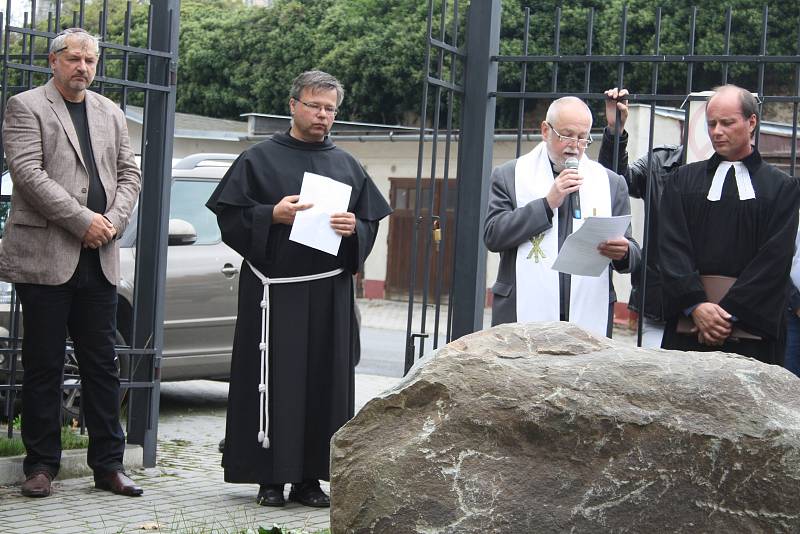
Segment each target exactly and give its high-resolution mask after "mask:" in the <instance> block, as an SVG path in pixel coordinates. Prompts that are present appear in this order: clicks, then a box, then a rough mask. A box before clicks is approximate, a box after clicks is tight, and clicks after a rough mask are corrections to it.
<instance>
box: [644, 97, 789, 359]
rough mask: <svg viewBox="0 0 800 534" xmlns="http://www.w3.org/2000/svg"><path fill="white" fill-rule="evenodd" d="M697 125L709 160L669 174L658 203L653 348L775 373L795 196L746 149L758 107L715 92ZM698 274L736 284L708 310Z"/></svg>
mask: <svg viewBox="0 0 800 534" xmlns="http://www.w3.org/2000/svg"><path fill="white" fill-rule="evenodd" d="M706 120H707V126H708V134H709V137H710V138H711V143H712V145H713V147H714V152H715V153H714V155H713V156H712V157H711V158H709V159H708V160H705V161H700V162H696V163H692V164H689V165H685V166H683V167H681V168H680V169H678V171H677V173H676V175H675V176H674V177H673V178H671V179H670V180H667V182H666V186H665V189H664V193H663V196H662V201H661V209H660V218H659V247H660V258H661V269H662V277H663V281H664V297H665V301H666V302H665V315H666V317H667V326H666V330H665V332H664V341H663V343H662V347H663V348H665V349H678V350H697V351H713V350H721V351H724V352H735V353H738V354H743V355H745V356H750V357H752V358H756V359H758V360H760V361H762V362H765V363H771V364H778V365H780V364H781V362H782V361H783V346H782V344H783V343H782V341H781V340H782V337H783V310H784V307H785V305H786V296H787V276H788V274H789V269H790V267H791V263H792V255H793V253H794V242H795V235H796V233H797V224H798V203H799V202H800V191H798V188H797V184H796V183H795V182H794V181H793V180H791V179H790V178H789V176H787V175H786V174H785V173H783V172H781V171H780V170H778V169H776V168H775V167H773V166H771V165H769V164H767V163H765V162H764V161H762V160H761V156H760V154H759V153H758V151H757V150H756V149H755V148H754V147H753V146H751V144H750V140H751V138H752V135H753V132H754V131H755V129H756V126H757V124H758V105H757V102H756V100H755V98H754V97H753V95H752V94H751V93H750V92H748V91H746V90H744V89H741V88H739V87H736V86H731V85H727V86H723V87H721V88H718V89H717V90H716V92H715V93H714V95H713V96H711V98H710V99H709V101H708V105H707V107H706ZM704 275H720V276H726V277H731V278H735V279H736V281H735V282H734V283H733V285H732V286H731V287H730V289H729V290H728V291H727V293H725V294H724V296H723V297H722V298H721V299H720V300H719V302H717V303H714V302H711V301H710V300H711V298H710V297H709V296H708V295H707V293H706V289H705V287H704V285H703V280H701V277H702V276H704ZM681 316H683V317H688V318H691V320H692V322H693V325H694V326H693V332H691V333H679V332H678V323H679V318H680V317H681ZM737 330H738V331H739V332H738V333H737ZM741 331H744V333H745V334H744V335H738V334H739V333H741ZM747 334H752V335H754V336H757V337H758V338H760V339H752V338H750V337H749V336H747Z"/></svg>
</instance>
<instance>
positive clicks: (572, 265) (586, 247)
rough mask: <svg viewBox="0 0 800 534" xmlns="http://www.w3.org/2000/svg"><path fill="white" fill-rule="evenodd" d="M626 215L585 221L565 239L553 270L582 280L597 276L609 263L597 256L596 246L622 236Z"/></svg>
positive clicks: (599, 255) (601, 256)
mask: <svg viewBox="0 0 800 534" xmlns="http://www.w3.org/2000/svg"><path fill="white" fill-rule="evenodd" d="M630 223H631V216H630V215H618V216H616V217H588V218H587V219H586V220H585V221H584V223H583V226H581V227H580V228H579V229H578V230H577V231H575V232H574V233H572V234H570V235H568V236H567V238H566V239H565V240H564V244H563V245H561V250H560V251H559V252H558V257H556V261H554V262H553V269H555V270H556V271H559V272H562V273H568V274H579V275H582V276H600V275H601V274H602V273H603V269H605V268H606V267H607V266H608V263H609V262H610V261H611V260H610V259H609V258H607V257H605V256H603V255H602V254H600V252H598V250H597V246H598V245H599V244H600V243H602V242H603V241H606V240H608V239H612V238H615V237H619V236H621V235H625V230H627V229H628V225H629V224H630Z"/></svg>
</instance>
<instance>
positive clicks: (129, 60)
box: [0, 0, 180, 467]
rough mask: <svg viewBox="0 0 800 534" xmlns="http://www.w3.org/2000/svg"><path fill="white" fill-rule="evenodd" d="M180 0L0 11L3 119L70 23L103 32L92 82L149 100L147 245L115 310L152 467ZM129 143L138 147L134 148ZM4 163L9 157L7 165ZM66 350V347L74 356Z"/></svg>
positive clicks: (9, 415)
mask: <svg viewBox="0 0 800 534" xmlns="http://www.w3.org/2000/svg"><path fill="white" fill-rule="evenodd" d="M110 4H111V5H110ZM179 5H180V0H152V1H151V2H150V3H149V5H147V6H141V5H139V3H137V4H135V5H134V4H132V2H130V1H128V2H126V3H122V2H109V0H102V2H90V3H88V5H87V2H86V1H85V0H78V1H75V0H73V1H68V0H51V1H49V2H47V1H40V2H37V1H36V0H30V2H29V3H28V5H27V6H20V2H18V1H12V0H7V1H6V3H5V12H2V11H0V42H2V50H3V69H2V83H1V85H0V91H1V93H0V105H1V106H2V108H1V109H0V121H1V120H2V118H3V113H4V111H5V104H6V101H7V100H8V98H9V97H10V96H12V95H14V94H17V93H20V92H22V91H26V90H28V89H31V88H33V87H36V86H39V85H42V84H44V83H45V82H46V81H47V80H48V79H49V74H50V69H49V67H48V60H47V51H48V48H49V45H50V41H51V40H52V38H53V37H55V35H56V33H58V32H59V31H61V30H62V29H64V28H68V27H82V28H84V29H86V30H87V31H89V32H90V33H92V34H94V35H96V36H98V37H99V38H100V57H99V58H98V59H99V62H98V66H97V76H96V78H95V83H94V85H93V87H92V89H93V90H95V91H97V92H99V93H100V94H104V95H106V96H108V97H109V98H111V99H113V100H115V101H117V102H119V104H120V106H121V107H122V109H123V110H124V109H125V107H126V106H127V104H128V103H129V102H132V101H135V102H136V103H137V104H139V105H142V106H144V124H143V128H142V131H143V133H142V144H141V147H139V149H138V153H139V154H140V156H141V164H140V166H141V168H142V191H141V194H140V199H139V207H138V224H137V225H136V231H137V237H136V242H137V243H140V244H142V243H146V244H147V246H139V247H138V250H137V255H136V256H137V259H136V275H135V289H134V296H133V302H132V306H131V307H130V308H124V309H123V307H120V309H119V310H118V325H119V329H120V331H122V332H124V335H123V336H122V339H121V340H120V342H121V343H122V344H121V345H120V346H119V347H118V354H119V356H120V361H121V368H122V370H123V376H122V388H123V391H127V397H128V411H127V412H128V413H127V417H128V420H127V439H128V442H129V443H134V444H139V445H142V446H143V448H144V465H145V466H147V467H152V466H154V465H155V459H156V436H157V429H158V411H159V368H160V360H161V348H162V340H163V327H162V324H163V308H164V307H163V298H164V279H165V268H166V257H167V254H166V251H167V226H168V225H167V218H168V214H169V192H170V176H171V166H172V165H171V158H172V142H173V131H174V112H175V81H176V73H177V59H178V22H179ZM26 8H27V9H26ZM123 8H124V9H123ZM0 9H2V6H0ZM66 9H70V11H69V12H66V11H65V10H66ZM115 9H117V10H122V11H124V12H123V13H119V12H115V11H114V10H115ZM115 13H116V15H117V17H116V18H115V19H114V21H116V22H117V25H118V26H119V25H120V24H119V23H120V22H121V26H122V30H121V35H111V30H110V29H109V28H110V27H112V24H111V23H112V16H113V15H114V14H115ZM120 19H121V20H120ZM0 144H2V138H1V137H0ZM133 148H134V151H137V147H133ZM6 168H7V167H6V165H5V161H4V162H3V168H2V170H3V171H5V170H6ZM0 201H2V202H3V206H2V207H0V217H2V220H3V221H4V220H5V215H6V212H7V210H8V202H9V201H10V197H9V195H8V191H7V186H6V190H5V191H4V190H2V187H0ZM7 301H8V302H7V305H8V306H9V308H10V312H11V313H10V314H9V315H10V319H9V324H8V325H7V326H8V335H7V336H5V337H2V338H0V341H1V342H2V343H3V345H4V346H3V348H2V349H0V360H1V361H0V369H1V370H3V377H4V378H3V379H2V380H0V396H2V399H3V400H5V402H4V403H3V404H2V405H3V406H4V408H5V413H4V414H0V415H2V416H3V417H4V418H5V420H6V421H7V422H8V431H7V433H8V436H9V437H11V436H12V435H13V432H14V429H13V425H12V424H11V421H12V419H13V414H14V400H15V397H16V396H17V394H18V392H19V390H20V388H21V384H20V382H19V376H18V375H19V365H20V364H19V359H18V358H19V352H20V343H21V338H20V326H19V325H20V320H19V313H20V309H19V303H18V300H17V298H16V295H15V292H14V291H13V288H11V290H10V293H9V294H8V298H7ZM4 304H5V303H0V306H2V305H4ZM22 334H23V335H24V332H23V333H22ZM70 352H71V349H70V348H69V346H68V347H67V351H66V356H67V360H68V361H69V359H70ZM65 373H66V374H65V383H64V390H65V391H64V395H65V397H66V398H69V397H74V396H75V394H76V393H77V392H79V390H80V381H79V379H78V376H77V374H73V373H74V368H71V367H70V366H69V365H68V366H67V369H66V371H65ZM79 418H80V419H82V417H81V416H79ZM81 424H82V423H81Z"/></svg>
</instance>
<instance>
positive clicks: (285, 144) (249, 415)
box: [206, 71, 391, 506]
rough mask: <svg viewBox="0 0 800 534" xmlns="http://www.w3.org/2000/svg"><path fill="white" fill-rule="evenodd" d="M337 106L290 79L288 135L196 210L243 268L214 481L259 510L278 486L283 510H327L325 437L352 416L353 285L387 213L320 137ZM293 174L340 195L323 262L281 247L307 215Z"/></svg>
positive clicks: (362, 178) (308, 251)
mask: <svg viewBox="0 0 800 534" xmlns="http://www.w3.org/2000/svg"><path fill="white" fill-rule="evenodd" d="M343 96H344V92H343V89H342V86H341V84H340V83H339V82H338V81H337V80H336V78H334V77H333V76H331V75H329V74H326V73H324V72H320V71H310V72H305V73H303V74H301V75H300V76H298V77H297V78H296V79H295V80H294V82H293V84H292V89H291V94H290V99H289V108H290V110H291V114H292V125H291V129H290V130H289V131H288V132H287V133H279V134H275V135H274V136H273V137H272V138H270V139H268V140H266V141H263V142H261V143H259V144H257V145H255V146H253V147H251V148H249V149H248V150H246V151H244V152H243V153H242V154H241V156H239V158H238V159H237V160H236V161H235V162H234V164H233V165H232V166H231V168H230V170H229V171H228V173H227V174H226V175H225V177H224V178H223V179H222V181H221V182H220V184H219V186H218V187H217V189H216V190H215V191H214V194H213V195H212V196H211V198H210V199H209V201H208V203H207V204H206V205H207V207H208V208H209V209H211V210H212V211H213V212H214V213H215V214H216V215H217V220H218V223H219V226H220V229H221V231H222V238H223V240H224V241H225V243H227V244H228V245H230V246H231V247H232V248H233V249H234V250H236V251H237V252H239V253H240V254H241V255H242V256H243V257H244V259H245V261H244V262H243V263H242V270H241V273H242V274H241V279H240V281H239V310H238V320H237V322H236V333H235V337H234V342H233V355H232V361H231V378H230V390H229V396H228V415H227V424H226V430H225V445H224V453H223V458H222V465H223V467H224V469H225V481H226V482H234V483H257V484H259V485H260V488H259V493H258V496H257V499H256V500H257V502H258V503H259V504H262V505H266V506H282V505H283V504H284V503H285V499H284V484H285V483H287V482H292V483H293V484H292V489H291V492H290V494H289V499H290V500H295V501H297V502H300V503H301V504H304V505H306V506H329V505H330V501H329V498H328V496H327V495H326V494H325V493H324V492H323V491H322V490H321V489H320V485H319V480H328V479H329V478H330V475H329V458H330V440H331V437H332V436H333V434H334V432H336V430H338V429H339V428H340V427H341V426H342V425H343V424H344V423H345V422H347V420H348V419H350V418H351V417H352V416H353V408H354V367H355V364H356V361H355V358H356V348H355V345H356V343H357V342H356V335H357V332H356V329H357V324H356V319H355V314H354V299H353V275H354V274H355V273H357V272H358V271H359V269H360V268H361V266H362V265H363V263H364V260H365V259H366V257H367V255H368V254H369V252H370V251H371V249H372V245H373V243H374V241H375V235H376V233H377V231H378V221H379V220H380V219H382V218H383V217H385V216H387V215H388V214H389V213H390V212H391V209H390V208H389V206H388V204H387V203H386V201H385V200H384V198H383V196H382V195H381V194H380V192H379V191H378V189H377V187H376V186H375V184H374V183H373V182H372V180H371V179H370V177H369V176H368V175H367V173H366V172H365V171H364V169H363V167H362V166H361V165H360V164H359V163H358V161H357V160H356V159H355V158H354V157H353V156H351V155H350V154H348V153H347V152H345V151H344V150H341V149H339V148H337V147H336V146H334V144H333V143H332V142H331V141H330V139H329V138H328V137H327V135H328V132H329V131H330V128H331V126H332V125H333V119H334V117H335V115H336V111H337V108H338V106H339V105H341V102H342V98H343ZM305 172H313V173H315V174H319V175H322V176H326V177H329V178H332V179H333V180H336V181H338V182H342V183H345V184H348V185H350V186H351V187H352V191H351V195H350V201H349V205H348V211H347V212H345V213H335V214H333V215H332V216H331V218H330V225H331V228H332V229H333V230H334V231H335V232H336V233H337V234H339V235H341V236H342V241H341V244H340V246H339V250H338V254H337V255H335V256H334V255H331V254H328V253H326V252H321V251H319V250H316V249H314V248H310V247H308V246H305V245H302V244H299V243H296V242H294V241H290V240H289V234H290V232H291V230H292V224H293V222H294V217H295V214H296V213H297V212H298V211H302V210H305V209H308V208H309V207H311V206H310V205H309V204H300V203H299V195H298V193H299V192H300V186H301V184H302V181H303V174H304V173H305ZM297 277H307V278H316V279H314V280H310V281H306V280H297V279H296V278H297ZM265 279H269V283H265V281H264V280H265ZM276 279H279V280H276ZM281 279H282V280H281ZM287 279H288V280H287ZM262 312H265V313H263V315H262ZM265 323H266V324H265ZM262 351H263V353H262Z"/></svg>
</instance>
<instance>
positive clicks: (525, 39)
mask: <svg viewBox="0 0 800 534" xmlns="http://www.w3.org/2000/svg"><path fill="white" fill-rule="evenodd" d="M530 31H531V8H529V7H526V8H525V33H524V35H523V38H522V53H523V54H524V55H526V56H527V55H528V42H529V38H530ZM527 79H528V64H527V63H523V64H522V75H521V76H520V80H519V92H520V93H524V92H525V82H526V81H527ZM524 122H525V100H523V99H520V101H519V112H518V114H517V152H516V154H517V157H519V155H520V152H521V150H522V129H523V126H524V125H523V123H524Z"/></svg>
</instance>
